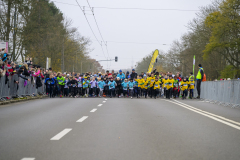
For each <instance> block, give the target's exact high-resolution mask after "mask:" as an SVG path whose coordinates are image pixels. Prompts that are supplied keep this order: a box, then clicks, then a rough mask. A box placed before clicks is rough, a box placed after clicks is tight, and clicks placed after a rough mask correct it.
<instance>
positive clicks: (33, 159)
mask: <svg viewBox="0 0 240 160" xmlns="http://www.w3.org/2000/svg"><path fill="white" fill-rule="evenodd" d="M21 160H35V158H22V159H21Z"/></svg>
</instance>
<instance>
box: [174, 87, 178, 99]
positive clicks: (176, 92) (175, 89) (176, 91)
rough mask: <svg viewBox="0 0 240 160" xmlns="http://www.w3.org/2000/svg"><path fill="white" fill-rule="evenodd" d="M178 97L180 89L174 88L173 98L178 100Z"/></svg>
mask: <svg viewBox="0 0 240 160" xmlns="http://www.w3.org/2000/svg"><path fill="white" fill-rule="evenodd" d="M177 95H178V89H177V88H174V89H173V97H174V98H176V97H177Z"/></svg>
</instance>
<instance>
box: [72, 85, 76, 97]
mask: <svg viewBox="0 0 240 160" xmlns="http://www.w3.org/2000/svg"><path fill="white" fill-rule="evenodd" d="M76 95H77V88H76V87H72V96H76Z"/></svg>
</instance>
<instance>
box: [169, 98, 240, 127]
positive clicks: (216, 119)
mask: <svg viewBox="0 0 240 160" xmlns="http://www.w3.org/2000/svg"><path fill="white" fill-rule="evenodd" d="M166 101H168V102H170V103H174V104H177V105H179V106H181V107H183V108H186V109H188V110H190V111H193V112H196V113H198V114H201V115H203V116H206V117H208V118H211V119H213V120H215V121H218V122H221V123H223V124H226V125H228V126H231V127H233V128H235V129H238V130H240V127H239V126H236V125H234V124H231V123H228V122H226V121H223V120H221V119H218V118H216V117H213V116H210V115H208V114H205V113H203V112H200V111H197V110H195V109H192V108H194V107H192V108H190V107H186V106H185V105H182V104H180V103H177V102H173V101H169V100H166Z"/></svg>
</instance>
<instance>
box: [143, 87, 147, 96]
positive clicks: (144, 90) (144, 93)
mask: <svg viewBox="0 0 240 160" xmlns="http://www.w3.org/2000/svg"><path fill="white" fill-rule="evenodd" d="M147 91H148V90H147V89H144V88H143V89H142V92H143V95H144V96H145V98H146V97H147Z"/></svg>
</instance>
